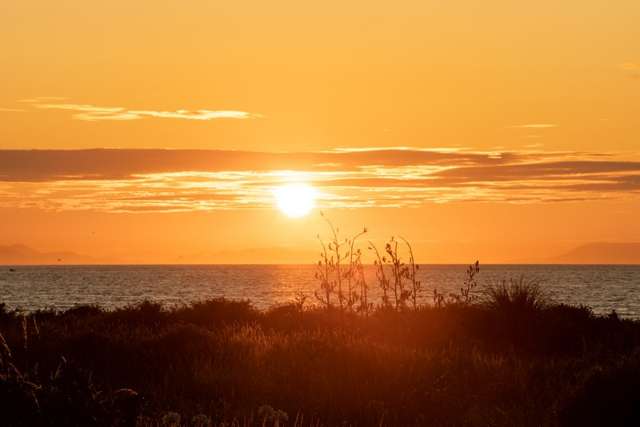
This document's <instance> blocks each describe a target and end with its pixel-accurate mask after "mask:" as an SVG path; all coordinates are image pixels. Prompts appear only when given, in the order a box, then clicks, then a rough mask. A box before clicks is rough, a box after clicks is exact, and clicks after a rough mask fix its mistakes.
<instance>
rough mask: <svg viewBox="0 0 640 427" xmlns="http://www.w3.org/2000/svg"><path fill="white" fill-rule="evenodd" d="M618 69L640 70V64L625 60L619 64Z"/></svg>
mask: <svg viewBox="0 0 640 427" xmlns="http://www.w3.org/2000/svg"><path fill="white" fill-rule="evenodd" d="M620 69H622V70H624V71H640V64H638V63H635V62H625V63H623V64H620Z"/></svg>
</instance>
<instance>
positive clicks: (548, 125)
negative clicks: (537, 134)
mask: <svg viewBox="0 0 640 427" xmlns="http://www.w3.org/2000/svg"><path fill="white" fill-rule="evenodd" d="M509 127H510V128H512V129H553V128H557V127H558V125H557V124H553V123H531V124H524V125H514V126H509Z"/></svg>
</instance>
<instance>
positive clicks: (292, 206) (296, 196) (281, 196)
mask: <svg viewBox="0 0 640 427" xmlns="http://www.w3.org/2000/svg"><path fill="white" fill-rule="evenodd" d="M273 193H274V196H275V199H276V204H277V206H278V209H280V211H281V212H282V213H284V214H285V215H286V216H288V217H290V218H300V217H302V216H305V215H307V214H308V213H309V212H311V210H312V209H313V208H314V207H315V205H316V193H317V191H316V189H315V188H313V187H311V186H310V185H308V184H302V183H296V184H286V185H283V186H281V187H278V188H276V189H275V190H274V192H273Z"/></svg>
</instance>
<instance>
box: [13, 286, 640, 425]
mask: <svg viewBox="0 0 640 427" xmlns="http://www.w3.org/2000/svg"><path fill="white" fill-rule="evenodd" d="M343 285H344V284H343ZM336 301H339V300H336ZM338 304H339V303H338ZM346 305H347V304H346V302H344V303H343V309H342V310H341V309H339V305H337V306H333V307H310V306H305V305H303V304H301V303H300V302H298V303H292V304H290V305H283V306H277V307H273V308H272V309H270V310H266V311H261V310H257V309H255V308H254V307H253V306H252V305H251V304H250V303H249V302H247V301H228V300H224V299H218V300H210V301H203V302H199V303H195V304H192V305H189V306H184V307H180V308H173V309H165V308H163V307H161V306H159V305H156V304H153V303H148V302H145V303H142V304H139V305H136V306H131V307H128V308H123V309H118V310H115V311H103V310H101V309H100V308H97V307H79V308H75V309H71V310H68V311H65V312H54V311H40V312H35V313H31V314H29V315H27V316H23V315H21V314H20V313H17V312H11V311H8V310H6V309H5V308H4V307H2V308H1V309H0V333H1V334H2V340H0V402H2V412H1V414H0V416H1V417H2V418H1V420H2V421H0V424H2V425H6V426H60V425H64V426H66V425H69V426H94V425H95V426H117V425H120V426H134V425H138V426H163V425H167V426H168V425H174V426H178V425H180V426H209V425H211V426H213V425H215V426H219V425H227V426H231V425H238V426H249V425H256V426H275V425H278V426H285V425H286V426H294V425H295V426H321V425H322V426H337V425H341V426H342V425H353V426H356V425H357V426H369V425H376V426H377V425H388V426H411V425H429V426H467V425H468V426H516V425H517V426H563V425H580V426H589V425H630V424H634V423H635V425H638V423H639V422H640V402H639V401H638V399H639V396H640V393H639V391H638V390H640V324H639V323H638V322H636V321H632V320H625V319H619V318H618V317H617V316H604V317H599V316H595V315H593V313H592V312H591V311H590V310H589V309H588V308H585V307H570V306H565V305H558V304H554V303H552V302H549V301H548V300H546V299H545V298H544V297H543V295H542V294H541V293H540V289H539V287H537V286H536V285H535V284H533V283H528V282H526V281H524V280H517V281H514V282H505V283H501V284H499V285H498V286H495V287H492V288H489V289H488V291H487V292H486V294H485V295H484V296H483V297H481V298H478V299H477V300H474V301H461V299H456V298H446V299H445V300H444V301H441V303H440V304H439V305H432V306H431V305H430V306H422V307H421V306H418V307H416V308H415V309H413V308H412V307H409V306H406V307H404V308H402V307H401V306H399V307H398V308H399V309H396V307H395V300H394V304H393V305H381V306H379V307H377V308H371V309H370V310H368V311H367V312H366V313H362V312H359V311H357V310H355V309H354V310H347V309H345V308H344V307H345V306H346Z"/></svg>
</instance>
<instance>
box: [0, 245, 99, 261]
mask: <svg viewBox="0 0 640 427" xmlns="http://www.w3.org/2000/svg"><path fill="white" fill-rule="evenodd" d="M99 262H100V261H99V260H96V259H94V258H92V257H90V256H86V255H79V254H76V253H74V252H39V251H37V250H35V249H32V248H30V247H28V246H25V245H5V246H1V245H0V264H6V265H24V264H95V263H99Z"/></svg>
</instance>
